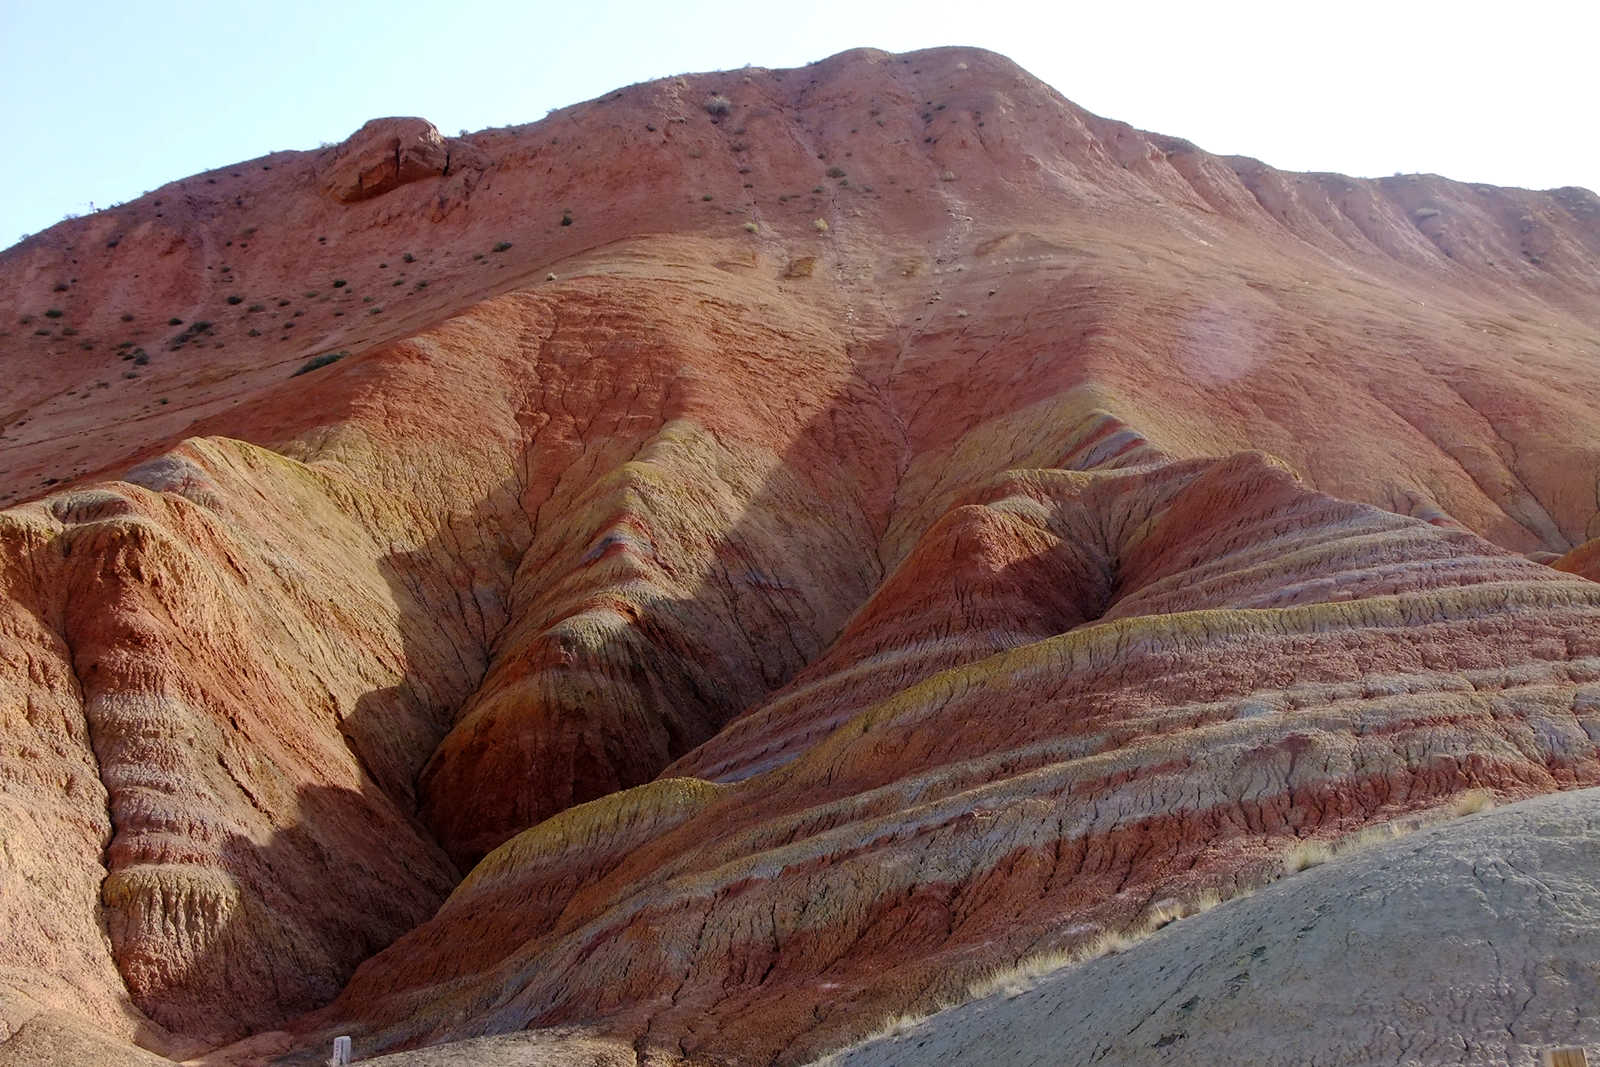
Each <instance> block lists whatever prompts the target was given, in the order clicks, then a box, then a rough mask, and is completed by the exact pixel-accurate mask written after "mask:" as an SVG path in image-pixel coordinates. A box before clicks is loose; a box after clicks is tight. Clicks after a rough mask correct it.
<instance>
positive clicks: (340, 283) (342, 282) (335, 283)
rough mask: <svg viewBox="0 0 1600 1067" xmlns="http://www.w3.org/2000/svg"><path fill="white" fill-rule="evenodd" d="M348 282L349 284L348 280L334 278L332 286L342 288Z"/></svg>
mask: <svg viewBox="0 0 1600 1067" xmlns="http://www.w3.org/2000/svg"><path fill="white" fill-rule="evenodd" d="M348 284H349V283H348V282H346V281H345V280H344V279H343V278H335V279H334V280H333V287H334V288H335V289H343V288H344V287H345V286H346V285H348Z"/></svg>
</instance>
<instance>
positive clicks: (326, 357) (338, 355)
mask: <svg viewBox="0 0 1600 1067" xmlns="http://www.w3.org/2000/svg"><path fill="white" fill-rule="evenodd" d="M349 354H350V353H349V352H324V353H322V355H320V356H312V357H311V358H310V359H308V360H306V361H305V363H303V364H301V366H300V369H299V370H297V371H295V372H294V373H293V374H291V375H289V377H291V378H298V377H299V376H300V375H302V374H309V373H310V372H311V371H314V370H316V369H317V368H319V367H326V366H327V365H328V364H330V363H337V362H339V361H340V360H341V359H343V358H344V357H345V356H348V355H349Z"/></svg>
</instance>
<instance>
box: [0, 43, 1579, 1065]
mask: <svg viewBox="0 0 1600 1067" xmlns="http://www.w3.org/2000/svg"><path fill="white" fill-rule="evenodd" d="M718 96H720V97H722V98H724V99H726V100H728V101H729V107H728V109H727V110H726V111H723V110H721V109H720V108H719V109H718V110H717V111H716V113H711V112H708V111H707V110H706V109H705V106H704V102H705V101H706V100H707V99H709V98H712V97H718ZM558 120H559V121H554V122H551V121H547V122H546V123H537V124H533V125H531V126H528V127H522V128H511V129H504V130H494V131H485V132H483V133H480V134H475V135H472V136H471V137H467V138H463V139H461V140H460V141H459V142H458V141H455V140H452V141H450V142H448V143H446V142H443V141H441V140H440V138H439V137H438V134H437V131H434V130H433V128H432V127H431V126H428V125H427V124H426V123H423V122H421V120H410V119H406V120H399V119H390V120H379V121H377V122H375V123H372V124H369V125H368V126H367V127H365V128H364V129H363V130H362V131H361V132H360V133H358V134H357V135H356V136H355V137H353V138H352V139H351V140H350V141H349V142H347V143H346V144H345V145H343V146H340V147H339V148H338V149H336V150H324V151H322V152H311V153H278V154H276V155H273V156H269V157H263V159H261V160H256V161H252V162H250V163H248V164H239V165H237V166H235V167H232V168H223V169H222V170H219V171H215V172H212V173H210V174H207V175H199V176H196V177H194V178H190V179H184V180H183V181H181V182H177V183H174V185H172V186H168V187H166V188H164V189H163V190H158V191H157V192H155V193H153V194H151V195H150V196H148V197H146V198H142V199H141V200H139V201H135V202H134V203H132V204H128V205H123V206H121V207H119V208H116V209H113V210H111V211H107V212H102V213H100V214H97V215H95V216H91V217H89V218H86V219H79V220H72V221H70V222H67V223H63V224H62V225H61V226H59V227H57V228H55V229H54V230H52V231H49V232H47V233H45V234H41V235H38V236H36V237H35V238H32V239H30V240H29V241H27V242H25V243H23V244H22V245H19V246H18V247H16V248H14V249H11V250H8V251H6V252H5V253H3V254H0V280H3V281H4V282H5V284H3V285H0V320H3V321H16V320H21V319H23V318H29V317H31V319H32V321H34V322H52V323H53V322H56V320H55V319H53V318H51V319H46V318H44V317H43V311H42V309H43V308H48V307H57V308H59V309H60V310H62V317H61V322H62V323H66V324H69V325H70V327H71V329H73V330H74V331H75V332H74V333H72V334H70V335H69V334H66V333H65V332H64V331H61V330H58V329H57V327H54V326H52V327H49V328H48V329H46V330H45V335H43V336H40V335H35V334H33V333H31V332H29V331H32V330H33V329H34V328H35V327H34V326H33V325H32V324H31V323H30V325H29V327H28V330H26V331H23V330H17V329H13V330H10V332H6V333H0V355H3V357H4V358H5V359H6V360H7V361H8V362H7V366H10V367H15V368H17V371H16V373H15V374H14V375H13V376H12V380H11V382H10V383H9V385H10V389H9V393H8V396H9V397H10V398H11V400H12V403H11V404H10V405H8V406H7V408H6V410H5V411H4V412H0V447H3V449H4V456H5V462H4V464H3V465H0V466H3V469H0V503H3V504H4V505H6V506H5V508H4V510H0V648H3V649H4V650H5V656H4V657H3V659H0V814H3V816H4V817H3V819H0V890H3V891H0V1024H3V1029H0V1038H4V1037H5V1036H6V1035H9V1034H13V1033H14V1034H16V1035H18V1036H17V1037H15V1038H13V1039H12V1040H11V1041H9V1042H6V1043H0V1050H9V1051H7V1052H6V1053H4V1054H5V1055H12V1056H14V1057H23V1056H28V1055H32V1054H31V1053H27V1052H26V1050H28V1049H35V1048H40V1047H44V1045H45V1044H46V1043H47V1042H48V1040H49V1035H53V1034H61V1035H69V1036H71V1040H73V1041H75V1042H80V1043H82V1042H87V1043H88V1045H91V1046H93V1045H95V1042H99V1043H100V1045H99V1046H95V1047H100V1046H106V1045H109V1046H110V1047H116V1046H117V1045H118V1044H119V1043H120V1045H121V1047H124V1048H128V1049H132V1048H133V1047H134V1046H135V1045H137V1046H139V1047H140V1048H143V1049H147V1050H155V1051H157V1052H160V1053H162V1054H164V1055H171V1056H177V1057H194V1056H200V1055H204V1056H206V1057H209V1061H208V1062H211V1063H214V1064H222V1063H233V1064H247V1063H259V1062H266V1061H270V1060H274V1059H285V1058H287V1061H288V1062H309V1061H310V1060H314V1059H319V1058H323V1057H325V1055H326V1050H327V1047H328V1041H329V1040H330V1039H331V1037H332V1036H333V1035H336V1034H350V1035H352V1036H354V1037H355V1038H356V1047H357V1053H358V1055H359V1056H360V1057H362V1058H367V1057H369V1056H372V1055H375V1054H378V1053H381V1052H386V1051H393V1052H395V1053H396V1054H400V1055H403V1054H405V1053H406V1050H408V1049H416V1048H418V1047H421V1046H433V1045H440V1046H444V1045H446V1044H447V1043H449V1042H452V1041H456V1040H460V1039H467V1038H483V1037H486V1036H490V1035H500V1034H509V1033H511V1032H513V1031H521V1030H523V1029H533V1030H536V1031H538V1032H539V1033H541V1034H544V1035H546V1036H547V1037H548V1038H549V1042H547V1045H546V1047H545V1051H546V1052H549V1053H550V1055H552V1056H554V1055H556V1052H555V1051H552V1050H553V1049H556V1048H557V1046H558V1045H559V1048H561V1049H567V1050H568V1051H570V1053H571V1056H572V1057H581V1056H590V1055H593V1056H600V1057H602V1058H608V1059H609V1058H615V1059H617V1060H618V1061H619V1062H635V1061H641V1062H646V1063H659V1064H674V1063H697V1064H698V1063H747V1062H763V1063H778V1064H797V1063H802V1062H805V1061H807V1060H808V1059H809V1058H811V1057H813V1056H816V1055H819V1054H822V1053H824V1052H826V1051H828V1050H830V1049H834V1048H837V1047H839V1046H841V1045H844V1044H847V1043H848V1042H850V1041H852V1040H854V1039H855V1038H857V1037H859V1036H861V1035H862V1034H863V1033H867V1032H870V1031H871V1030H872V1029H873V1028H875V1027H876V1026H877V1025H878V1023H879V1022H880V1021H881V1020H882V1019H883V1018H884V1017H885V1016H887V1015H893V1014H897V1013H900V1012H906V1011H924V1010H927V1009H928V1008H930V1007H933V1006H935V1005H937V1004H939V1003H941V1002H943V1001H946V1000H949V999H952V998H956V999H959V998H960V997H961V996H962V995H964V990H966V988H967V987H968V984H969V983H970V982H972V981H973V980H974V979H976V978H978V977H980V976H982V975H984V974H986V973H988V972H989V971H991V970H992V969H993V968H995V967H997V966H1005V965H1009V964H1010V963H1012V962H1014V961H1015V960H1017V959H1018V958H1019V957H1025V956H1028V955H1031V954H1036V953H1039V952H1053V951H1059V952H1064V953H1071V952H1075V951H1078V950H1079V949H1080V948H1081V947H1082V946H1084V945H1086V944H1091V943H1095V942H1096V941H1097V939H1102V938H1105V937H1108V936H1112V935H1115V934H1117V933H1119V932H1121V931H1124V930H1128V929H1132V928H1138V927H1140V926H1141V924H1146V923H1148V922H1149V921H1150V920H1151V916H1152V915H1156V914H1158V913H1161V912H1162V911H1163V908H1164V907H1165V904H1164V902H1170V901H1174V900H1176V901H1179V902H1182V901H1188V900H1194V899H1201V898H1207V897H1208V896H1209V895H1212V894H1215V895H1218V896H1223V897H1230V898H1232V897H1240V898H1241V900H1248V899H1250V898H1249V896H1248V894H1249V893H1250V892H1252V891H1254V890H1255V889H1257V888H1259V887H1261V886H1262V885H1264V884H1266V883H1268V882H1270V881H1272V880H1273V879H1274V878H1275V877H1276V876H1277V874H1278V872H1280V871H1281V869H1282V868H1283V865H1284V863H1285V858H1286V857H1288V856H1291V855H1293V854H1296V852H1297V850H1299V849H1301V848H1303V847H1306V846H1308V845H1314V846H1320V845H1321V844H1324V843H1327V842H1333V841H1338V840H1341V839H1343V838H1346V837H1347V836H1349V835H1353V834H1358V833H1360V832H1361V831H1363V830H1365V829H1367V828H1369V827H1372V826H1374V825H1382V824H1387V823H1390V822H1392V821H1394V820H1396V819H1424V818H1435V817H1442V816H1443V815H1444V814H1445V813H1448V812H1449V811H1451V810H1453V808H1454V806H1455V805H1456V804H1457V803H1458V802H1459V801H1460V799H1461V797H1462V795H1463V794H1464V793H1469V792H1472V791H1477V790H1481V791H1487V792H1489V793H1491V794H1493V795H1495V796H1497V797H1499V798H1500V799H1502V800H1515V799H1517V798H1523V797H1529V796H1534V795H1538V794H1549V793H1560V792H1563V791H1568V790H1573V789H1578V788H1582V787H1587V786H1592V785H1596V784H1600V750H1597V744H1600V585H1596V584H1595V583H1594V582H1593V581H1591V580H1589V578H1592V577H1593V576H1594V573H1595V572H1594V566H1593V560H1594V552H1593V551H1592V549H1593V546H1594V545H1595V544H1596V543H1597V542H1596V541H1595V538H1596V537H1597V536H1600V517H1597V515H1596V511H1595V506H1594V484H1595V481H1594V480H1595V473H1596V471H1597V469H1600V445H1597V444H1596V442H1600V412H1597V410H1596V409H1595V407H1594V405H1593V404H1592V403H1590V402H1588V400H1587V399H1586V397H1587V392H1586V391H1585V390H1586V389H1587V386H1588V383H1589V382H1590V381H1591V380H1592V377H1593V351H1594V350H1595V346H1596V344H1600V319H1597V318H1596V311H1595V309H1596V308H1597V307H1600V230H1597V229H1596V226H1597V222H1596V211H1597V210H1600V207H1597V204H1596V202H1595V201H1594V200H1593V197H1592V196H1589V195H1587V194H1583V193H1582V191H1581V190H1578V191H1574V190H1564V191H1559V192H1554V193H1531V192H1527V191H1522V190H1495V189H1490V188H1488V187H1483V186H1463V185H1459V184H1457V183H1452V182H1448V181H1446V180H1444V179H1436V178H1419V179H1417V180H1416V181H1415V182H1408V181H1390V180H1387V179H1385V180H1383V181H1358V180H1355V179H1344V178H1340V177H1337V176H1331V175H1318V176H1301V175H1288V174H1283V173H1281V172H1278V171H1275V170H1273V169H1272V168H1270V167H1267V166H1265V165H1263V164H1260V163H1256V162H1255V161H1251V160H1242V159H1233V158H1222V157H1217V156H1212V155H1209V154H1207V153H1205V152H1203V151H1201V150H1199V149H1197V148H1195V147H1194V146H1193V145H1188V144H1187V143H1186V142H1179V141H1177V140H1175V139H1171V138H1164V137H1161V136H1159V135H1154V134H1145V133H1142V132H1140V131H1136V130H1133V129H1131V128H1129V127H1126V126H1123V125H1121V124H1118V123H1114V122H1109V121H1107V120H1103V119H1099V118H1097V117H1095V116H1092V115H1089V114H1088V113H1086V112H1083V111H1081V110H1080V109H1077V108H1075V107H1073V106H1072V105H1071V104H1069V103H1067V102H1066V101H1064V100H1062V99H1061V98H1060V97H1059V96H1058V95H1057V94H1055V93H1054V92H1053V91H1052V90H1050V89H1048V87H1045V86H1043V85H1041V84H1040V83H1038V82H1036V81H1034V80H1033V79H1031V78H1030V77H1029V76H1028V75H1026V73H1025V72H1022V71H1020V70H1019V69H1017V68H1016V67H1015V66H1013V65H1012V64H1010V63H1009V62H1007V61H1005V60H1004V59H1002V58H1001V57H998V56H994V55H992V54H989V53H984V52H981V51H976V50H970V49H940V50H934V51H931V52H926V53H917V54H914V55H910V56H889V55H885V54H883V53H877V52H856V53H847V54H845V55H842V56H839V57H835V58H833V59H831V60H827V61H824V62H823V63H820V64H816V65H814V66H813V67H810V68H806V69H805V70H802V71H745V72H736V73H730V74H718V75H705V76H697V77H694V78H685V79H682V80H679V79H671V80H667V81H663V82H657V83H652V84H649V85H642V86H634V87H631V88H629V89H625V90H620V91H618V92H616V93H613V94H609V95H607V96H606V97H604V98H602V99H599V100H596V101H591V102H589V103H586V104H581V105H577V106H575V107H574V108H571V109H567V110H566V111H564V112H562V113H561V114H560V115H559V116H558ZM819 152H820V153H822V154H825V155H827V156H828V158H827V159H826V160H819V159H818V158H817V157H818V154H819ZM461 160H470V164H471V165H470V166H458V165H457V163H458V162H459V161H461ZM724 163H727V164H728V165H727V166H723V164H724ZM828 168H833V169H836V170H839V171H842V172H844V174H845V177H844V178H831V177H828V176H827V169H828ZM946 173H949V174H951V175H952V176H953V177H952V179H951V180H944V179H943V178H942V175H944V174H946ZM799 177H803V178H804V180H803V181H801V180H797V178H799ZM424 179H425V180H424ZM826 182H833V183H834V184H833V185H824V188H825V189H827V190H830V191H829V193H828V196H827V197H826V198H821V197H813V196H811V195H808V194H804V193H803V192H801V190H804V189H809V188H811V187H813V186H815V185H817V184H819V183H826ZM840 182H845V183H846V184H839V183H840ZM491 188H492V192H493V195H492V196H488V195H486V193H487V191H488V190H490V189H491ZM380 193H381V194H382V195H379V194H380ZM328 194H331V195H328ZM707 195H709V196H711V200H709V201H708V200H706V199H704V197H705V196H707ZM734 205H738V206H737V208H735V207H734ZM729 211H734V212H735V216H730V215H729V214H728V212H729ZM1419 212H1421V214H1419ZM1427 212H1433V214H1427ZM824 213H825V214H826V215H827V218H826V219H825V220H824V221H826V222H827V223H828V225H827V226H826V227H825V228H823V227H818V226H816V225H815V223H816V221H817V219H818V218H819V217H820V216H821V215H822V214H824ZM1524 216H1527V217H1530V218H1533V219H1535V221H1536V223H1537V226H1536V227H1535V229H1536V231H1537V233H1538V234H1539V243H1538V249H1539V251H1538V256H1539V262H1538V263H1537V264H1533V263H1531V262H1529V261H1525V260H1524V259H1522V258H1520V253H1519V252H1518V251H1517V248H1516V247H1513V246H1515V245H1516V244H1517V242H1518V241H1520V240H1521V238H1520V237H1519V236H1518V234H1519V233H1521V232H1522V231H1521V230H1519V229H1518V226H1519V225H1521V224H1520V223H1518V221H1517V220H1519V219H1521V218H1522V217H1524ZM746 217H748V219H749V220H750V221H752V222H757V220H759V221H758V224H756V225H755V227H754V229H753V230H752V229H746V228H745V227H744V226H743V225H742V222H743V221H745V219H746ZM1419 218H1420V219H1422V224H1421V225H1419V223H1418V222H1417V220H1418V219H1419ZM308 241H310V242H316V243H317V244H318V245H319V246H323V245H325V246H326V247H325V251H324V254H323V256H322V258H321V260H319V262H322V263H324V264H325V265H324V266H319V267H318V268H317V269H318V270H319V271H325V273H323V274H317V275H315V276H309V275H308V274H307V267H306V257H305V248H306V245H307V242H308ZM796 263H804V264H806V265H807V266H806V269H805V270H803V271H800V270H796V269H793V265H794V264H796ZM136 276H137V277H136ZM58 277H59V278H61V279H63V282H62V284H65V285H66V289H65V290H59V289H57V288H56V281H55V279H57V278H58ZM68 279H71V280H68ZM172 319H177V320H180V321H179V322H178V323H174V324H171V325H168V323H169V322H170V320H172ZM41 328H43V327H41ZM84 346H87V347H84ZM136 353H142V354H143V356H142V358H143V362H140V361H139V359H140V356H138V355H136ZM341 353H342V355H340V358H338V359H337V360H336V361H330V360H328V359H327V358H326V357H327V356H329V355H333V354H341ZM113 381H115V382H118V383H121V384H119V385H116V386H113V385H112V384H111V383H112V382H113ZM1535 559H1538V560H1550V561H1552V562H1553V564H1554V565H1553V566H1546V565H1544V564H1542V563H1540V562H1535ZM1586 576H1587V577H1586ZM1238 903H1239V902H1237V901H1231V900H1230V902H1229V903H1227V904H1224V905H1223V906H1222V907H1220V908H1218V909H1217V910H1216V912H1215V913H1214V914H1216V915H1218V916H1225V915H1226V914H1228V913H1229V909H1231V908H1234V907H1235V906H1236V904H1238ZM1530 914H1534V913H1533V912H1530ZM1216 921H1222V920H1221V919H1220V918H1219V919H1218V920H1216ZM1396 973H1399V972H1396ZM1486 980H1487V979H1486ZM1486 1010H1487V1009H1486ZM1485 1017H1486V1018H1487V1017H1488V1016H1485ZM1166 1032H1167V1031H1163V1032H1162V1034H1157V1035H1156V1036H1155V1038H1153V1039H1152V1040H1159V1039H1161V1037H1162V1036H1163V1035H1164V1034H1165V1033H1166ZM1174 1032H1176V1031H1174ZM85 1035H88V1036H85ZM66 1039H67V1038H66V1037H63V1038H62V1040H66ZM514 1045H515V1042H514V1041H493V1042H490V1043H487V1044H483V1045H481V1046H480V1045H474V1046H471V1049H469V1050H466V1051H467V1052H470V1051H472V1050H481V1051H482V1052H483V1054H484V1055H490V1054H493V1055H497V1056H498V1055H502V1054H503V1055H507V1056H515V1055H518V1054H519V1053H518V1052H516V1051H515V1049H514V1048H513V1047H512V1046H514ZM1164 1047H1174V1048H1175V1047H1177V1045H1176V1043H1175V1042H1169V1043H1168V1046H1164ZM458 1051H461V1050H458ZM463 1054H466V1052H463ZM541 1054H542V1053H541ZM135 1055H136V1054H135V1053H130V1057H132V1056H135ZM439 1055H448V1053H447V1052H444V1051H441V1052H440V1053H439ZM562 1055H565V1053H562ZM0 1062H3V1061H0ZM23 1062H27V1060H26V1059H24V1060H23ZM419 1062H421V1061H419ZM427 1062H433V1061H431V1060H430V1061H427ZM556 1062H559V1059H558V1060H557V1061H556Z"/></svg>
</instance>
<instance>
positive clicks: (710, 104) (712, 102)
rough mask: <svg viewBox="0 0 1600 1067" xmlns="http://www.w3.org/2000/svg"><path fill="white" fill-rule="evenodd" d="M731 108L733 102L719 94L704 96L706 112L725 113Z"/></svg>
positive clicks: (710, 113) (712, 113)
mask: <svg viewBox="0 0 1600 1067" xmlns="http://www.w3.org/2000/svg"><path fill="white" fill-rule="evenodd" d="M732 110H733V102H732V101H731V100H729V99H728V98H727V97H725V96H721V95H718V96H708V97H706V114H708V115H726V114H727V113H728V112H730V111H732Z"/></svg>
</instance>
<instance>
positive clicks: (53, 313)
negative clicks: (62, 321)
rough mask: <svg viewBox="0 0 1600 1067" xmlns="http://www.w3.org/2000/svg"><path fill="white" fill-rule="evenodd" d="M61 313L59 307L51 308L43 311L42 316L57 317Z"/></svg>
mask: <svg viewBox="0 0 1600 1067" xmlns="http://www.w3.org/2000/svg"><path fill="white" fill-rule="evenodd" d="M61 315H62V311H61V309H60V308H51V309H50V310H49V311H46V312H45V313H44V317H45V318H47V319H59V318H60V317H61Z"/></svg>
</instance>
